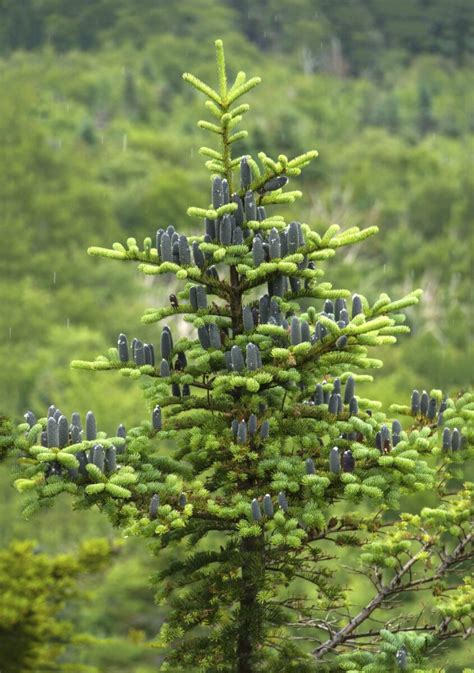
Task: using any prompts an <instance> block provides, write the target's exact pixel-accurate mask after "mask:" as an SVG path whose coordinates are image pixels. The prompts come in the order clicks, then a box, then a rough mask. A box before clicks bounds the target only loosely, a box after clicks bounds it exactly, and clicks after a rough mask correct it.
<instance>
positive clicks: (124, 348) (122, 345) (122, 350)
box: [117, 334, 130, 362]
mask: <svg viewBox="0 0 474 673" xmlns="http://www.w3.org/2000/svg"><path fill="white" fill-rule="evenodd" d="M117 347H118V356H119V360H120V362H128V361H129V357H130V356H129V353H128V341H127V337H126V335H125V334H119V337H118V340H117Z"/></svg>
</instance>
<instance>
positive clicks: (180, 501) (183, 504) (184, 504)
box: [178, 493, 188, 507]
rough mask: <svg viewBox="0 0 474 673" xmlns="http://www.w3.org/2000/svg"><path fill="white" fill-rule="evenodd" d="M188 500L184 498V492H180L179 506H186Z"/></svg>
mask: <svg viewBox="0 0 474 673" xmlns="http://www.w3.org/2000/svg"><path fill="white" fill-rule="evenodd" d="M187 502H188V499H187V498H186V494H185V493H181V495H180V496H179V500H178V504H179V506H180V507H186V503H187Z"/></svg>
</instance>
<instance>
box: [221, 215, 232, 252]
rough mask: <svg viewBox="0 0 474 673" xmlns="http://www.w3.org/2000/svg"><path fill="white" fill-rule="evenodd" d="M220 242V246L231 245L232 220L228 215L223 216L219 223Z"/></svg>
mask: <svg viewBox="0 0 474 673" xmlns="http://www.w3.org/2000/svg"><path fill="white" fill-rule="evenodd" d="M220 242H221V243H222V245H230V244H231V243H232V220H231V219H230V215H224V217H223V218H222V222H221V229H220Z"/></svg>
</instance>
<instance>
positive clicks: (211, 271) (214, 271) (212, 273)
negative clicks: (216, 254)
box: [206, 264, 219, 280]
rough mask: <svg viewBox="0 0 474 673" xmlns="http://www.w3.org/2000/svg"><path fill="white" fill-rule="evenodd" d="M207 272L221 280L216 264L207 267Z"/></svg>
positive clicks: (215, 278) (211, 276)
mask: <svg viewBox="0 0 474 673" xmlns="http://www.w3.org/2000/svg"><path fill="white" fill-rule="evenodd" d="M206 273H207V275H208V276H209V277H210V278H214V280H219V274H218V273H217V269H216V267H215V266H214V264H213V265H212V266H210V267H209V268H208V269H207V271H206Z"/></svg>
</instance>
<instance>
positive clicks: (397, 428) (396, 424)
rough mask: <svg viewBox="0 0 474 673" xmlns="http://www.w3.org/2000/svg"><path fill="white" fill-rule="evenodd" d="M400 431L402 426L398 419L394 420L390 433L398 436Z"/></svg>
mask: <svg viewBox="0 0 474 673" xmlns="http://www.w3.org/2000/svg"><path fill="white" fill-rule="evenodd" d="M401 431H402V424H401V423H400V421H399V420H398V419H395V420H394V421H393V423H392V433H393V434H394V435H399V434H400V433H401Z"/></svg>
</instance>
